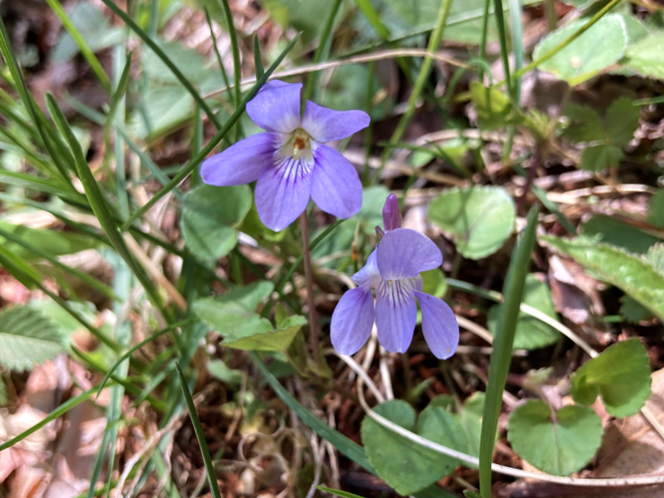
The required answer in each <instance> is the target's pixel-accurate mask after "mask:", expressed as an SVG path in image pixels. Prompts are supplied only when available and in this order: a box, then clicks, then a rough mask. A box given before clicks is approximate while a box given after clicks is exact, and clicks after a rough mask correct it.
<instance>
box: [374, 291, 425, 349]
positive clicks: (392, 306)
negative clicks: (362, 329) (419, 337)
mask: <svg viewBox="0 0 664 498" xmlns="http://www.w3.org/2000/svg"><path fill="white" fill-rule="evenodd" d="M416 323H417V304H416V303H415V294H414V293H413V282H412V281H411V280H410V279H408V280H392V281H389V280H383V281H382V282H381V283H380V284H379V285H378V286H377V289H376V327H377V329H378V342H380V344H381V345H382V346H383V347H384V348H385V349H387V350H388V351H390V352H391V353H403V352H405V351H406V350H407V349H408V346H410V342H411V341H412V340H413V331H414V330H415V324H416Z"/></svg>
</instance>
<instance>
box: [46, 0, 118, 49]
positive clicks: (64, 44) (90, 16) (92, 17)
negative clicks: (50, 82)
mask: <svg viewBox="0 0 664 498" xmlns="http://www.w3.org/2000/svg"><path fill="white" fill-rule="evenodd" d="M69 18H70V20H71V22H72V23H73V24H74V26H76V28H77V29H78V31H79V33H80V34H81V36H82V37H83V39H85V41H86V43H87V44H88V46H89V47H90V49H91V50H92V51H93V52H98V51H100V50H102V49H104V48H107V47H111V46H113V45H116V44H118V43H120V42H121V41H122V39H123V37H124V35H123V33H122V28H119V27H118V28H116V27H113V26H111V24H110V23H109V22H108V20H107V19H106V17H105V16H104V15H103V14H102V13H101V11H100V10H99V9H98V8H96V7H95V6H94V5H92V4H90V3H86V2H79V3H77V4H76V5H75V6H74V8H73V9H72V10H71V12H70V13H69ZM78 53H79V48H78V45H76V42H74V40H73V38H72V37H71V35H70V34H69V33H67V32H66V31H64V32H63V33H62V35H61V36H60V39H59V40H58V42H57V43H56V45H55V48H54V49H53V53H52V57H53V60H54V61H55V62H66V61H69V60H71V59H73V58H74V57H75V56H76V55H77V54H78Z"/></svg>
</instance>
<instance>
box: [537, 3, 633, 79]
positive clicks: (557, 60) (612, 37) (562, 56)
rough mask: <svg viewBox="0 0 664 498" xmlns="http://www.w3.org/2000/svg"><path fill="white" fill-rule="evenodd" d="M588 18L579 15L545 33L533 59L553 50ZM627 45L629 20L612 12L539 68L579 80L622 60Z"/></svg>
mask: <svg viewBox="0 0 664 498" xmlns="http://www.w3.org/2000/svg"><path fill="white" fill-rule="evenodd" d="M587 22H588V20H587V19H578V20H575V21H572V22H570V23H568V24H566V25H565V26H563V27H562V28H560V29H557V30H556V31H554V32H552V33H550V34H549V35H547V36H545V37H544V38H543V39H542V40H541V41H540V42H539V43H538V44H537V46H536V47H535V51H534V53H533V59H539V58H541V57H543V56H545V55H547V54H548V53H550V52H551V51H553V50H554V49H555V48H556V47H557V46H558V45H560V44H561V43H562V42H563V41H565V40H567V39H568V38H569V37H570V36H571V35H572V34H573V33H575V32H576V31H578V30H579V29H580V28H581V27H582V26H583V25H584V24H585V23H587ZM626 47H627V30H626V27H625V21H624V20H623V18H622V16H620V15H619V14H609V15H606V16H604V17H602V18H601V19H600V20H599V21H597V22H596V23H595V24H594V25H593V26H591V27H590V28H588V30H587V31H586V32H584V33H583V34H582V35H580V36H579V37H578V38H577V39H575V40H574V41H573V42H571V43H570V44H569V45H567V46H566V47H565V48H563V49H562V50H560V51H558V52H557V53H556V54H555V55H554V56H553V57H551V58H550V59H548V60H545V61H543V62H542V63H541V64H540V65H539V68H540V69H542V70H543V71H548V72H550V73H553V74H555V75H556V76H558V77H559V78H562V79H566V80H568V81H570V82H571V83H574V84H577V83H581V82H583V81H585V80H587V79H588V78H590V77H592V76H593V75H595V74H597V73H598V72H599V71H601V70H603V69H606V68H608V67H609V66H611V65H612V64H615V63H616V62H618V60H619V59H620V58H621V57H622V56H623V54H624V53H625V48H626Z"/></svg>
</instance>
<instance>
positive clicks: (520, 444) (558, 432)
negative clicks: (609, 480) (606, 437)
mask: <svg viewBox="0 0 664 498" xmlns="http://www.w3.org/2000/svg"><path fill="white" fill-rule="evenodd" d="M602 432H603V431H602V421H601V420H600V418H599V417H598V416H597V414H596V413H595V412H594V411H593V410H592V408H589V407H585V406H576V405H571V406H565V407H563V408H561V409H560V410H558V411H557V412H552V411H551V409H550V408H549V407H548V406H546V405H545V404H544V403H543V402H542V401H540V400H532V401H528V402H527V403H526V404H524V405H521V406H519V407H517V408H516V409H515V410H514V411H513V412H512V413H511V414H510V417H509V422H508V424H507V439H509V441H510V443H511V444H512V448H513V449H514V451H516V452H517V453H518V454H519V456H521V457H522V458H523V459H524V460H526V461H527V462H528V463H530V464H531V465H533V466H535V467H537V468H538V469H540V470H542V471H544V472H546V473H548V474H553V475H557V476H567V475H570V474H572V473H573V472H576V471H578V470H581V469H582V468H583V467H585V466H586V464H587V463H588V462H589V461H590V460H591V459H592V457H593V456H595V452H596V451H597V449H598V448H599V446H600V444H601V443H602Z"/></svg>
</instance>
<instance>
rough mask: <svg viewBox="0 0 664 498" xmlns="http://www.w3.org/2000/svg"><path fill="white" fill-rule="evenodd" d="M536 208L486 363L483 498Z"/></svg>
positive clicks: (517, 251) (511, 272) (530, 216)
mask: <svg viewBox="0 0 664 498" xmlns="http://www.w3.org/2000/svg"><path fill="white" fill-rule="evenodd" d="M538 214H539V209H538V208H537V206H534V207H533V208H532V209H531V210H530V213H529V214H528V225H527V226H526V228H525V230H524V231H523V234H522V236H521V240H520V241H519V243H518V245H517V246H516V248H515V250H514V252H513V253H512V260H511V262H510V266H509V268H508V270H507V278H506V280H505V291H504V296H505V301H504V304H503V306H502V307H501V310H500V315H499V317H498V326H497V332H496V334H495V336H494V342H493V353H492V354H491V360H490V363H489V375H488V378H489V382H488V385H487V388H486V400H485V403H484V415H483V418H482V432H481V439H480V455H479V458H480V492H481V494H482V496H484V497H485V498H490V497H491V461H492V458H493V448H494V445H495V440H496V430H497V428H498V416H499V415H500V407H501V404H502V394H503V390H504V389H505V382H506V380H507V373H508V371H509V366H510V361H511V358H512V347H513V344H514V334H515V332H516V324H517V320H518V316H519V311H520V306H521V301H522V300H523V291H524V286H525V281H526V275H527V274H528V268H529V266H530V257H531V253H532V251H533V247H534V245H535V237H536V232H537V216H538Z"/></svg>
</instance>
